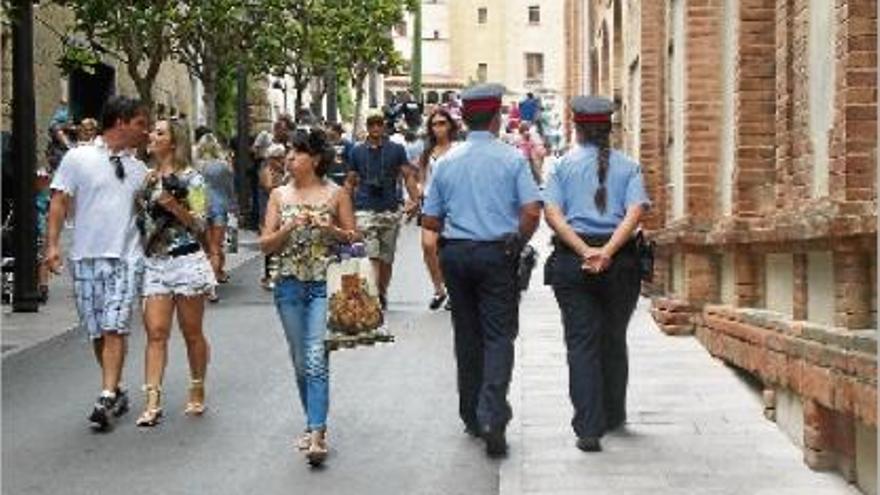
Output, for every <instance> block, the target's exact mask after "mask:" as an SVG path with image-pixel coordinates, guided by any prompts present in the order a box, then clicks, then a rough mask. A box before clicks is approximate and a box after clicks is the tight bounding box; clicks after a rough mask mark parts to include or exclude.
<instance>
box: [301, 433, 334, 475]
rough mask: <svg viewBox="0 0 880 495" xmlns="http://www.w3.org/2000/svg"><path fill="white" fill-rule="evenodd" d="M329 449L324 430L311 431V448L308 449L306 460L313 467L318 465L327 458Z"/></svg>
mask: <svg viewBox="0 0 880 495" xmlns="http://www.w3.org/2000/svg"><path fill="white" fill-rule="evenodd" d="M328 453H329V449H328V447H327V436H326V434H325V431H324V430H316V431H313V432H311V433H310V443H309V449H308V450H307V451H306V460H307V461H308V462H309V464H310V465H311V466H312V467H318V466H320V465H321V464H323V463H324V461H325V460H326V459H327V454H328Z"/></svg>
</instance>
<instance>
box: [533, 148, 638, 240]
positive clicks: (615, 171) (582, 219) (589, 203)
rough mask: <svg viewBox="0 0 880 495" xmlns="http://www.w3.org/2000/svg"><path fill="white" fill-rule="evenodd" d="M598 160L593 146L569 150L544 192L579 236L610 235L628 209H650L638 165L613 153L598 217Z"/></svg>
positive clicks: (548, 201)
mask: <svg viewBox="0 0 880 495" xmlns="http://www.w3.org/2000/svg"><path fill="white" fill-rule="evenodd" d="M598 158H599V149H598V148H597V147H595V146H592V145H586V146H581V145H578V146H576V147H574V148H572V149H571V150H570V151H569V152H568V153H566V154H565V156H563V157H562V159H561V160H559V162H558V163H557V164H556V167H555V168H554V170H553V173H552V174H551V175H550V179H549V180H548V181H547V187H546V189H545V190H544V201H545V202H546V203H547V204H548V205H554V206H557V207H559V208H560V209H561V210H562V213H564V214H565V220H566V221H567V222H568V224H569V225H570V226H571V227H572V228H573V229H574V230H575V232H578V233H580V234H591V235H607V234H611V233H613V232H614V229H616V228H617V226H618V225H619V224H620V222H621V221H623V217H624V216H626V210H627V208H629V207H630V206H633V205H639V204H640V205H643V206H644V207H645V208H650V206H651V201H650V200H649V199H648V195H647V193H645V183H644V180H643V179H642V170H641V167H640V166H639V164H638V163H636V162H634V161H632V160H630V159H629V158H627V157H626V156H625V155H623V154H622V153H619V152H617V151H614V150H612V151H611V153H610V155H609V157H608V165H609V166H608V174H607V176H606V180H605V188H606V198H607V203H606V204H607V206H606V208H605V213H604V214H602V213H600V212H599V209H598V208H597V207H596V203H595V200H594V198H595V196H596V190H597V189H598V188H599V175H598V170H599V163H598Z"/></svg>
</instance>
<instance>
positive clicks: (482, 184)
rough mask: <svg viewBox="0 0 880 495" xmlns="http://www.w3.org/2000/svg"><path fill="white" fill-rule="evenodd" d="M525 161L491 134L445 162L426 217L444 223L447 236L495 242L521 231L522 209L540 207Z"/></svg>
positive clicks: (477, 134)
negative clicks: (533, 204) (529, 204)
mask: <svg viewBox="0 0 880 495" xmlns="http://www.w3.org/2000/svg"><path fill="white" fill-rule="evenodd" d="M540 201H541V192H540V191H539V190H538V186H537V185H536V184H535V180H534V179H533V178H532V172H531V169H530V168H529V165H528V163H526V160H525V158H523V157H522V155H521V154H520V153H519V152H518V151H517V150H516V149H515V148H513V147H511V146H508V145H506V144H504V143H502V142H500V141H498V139H496V138H495V136H494V135H492V133H490V132H487V131H472V132H469V133H468V137H467V141H465V142H464V143H462V144H461V145H459V146H456V147H455V148H453V149H451V150H450V151H449V152H447V153H446V155H444V156H443V158H441V159H440V160H439V161H438V163H437V167H436V170H435V172H434V179H433V182H432V184H431V190H430V192H429V193H428V197H427V199H426V200H425V206H424V208H423V209H422V212H423V213H424V214H425V215H428V216H432V217H436V218H439V219H441V220H443V222H444V225H443V237H444V238H446V239H468V240H473V241H497V240H499V239H501V238H502V237H503V236H504V235H506V234H510V233H513V232H516V231H518V230H519V213H520V208H521V207H522V206H523V205H525V204H528V203H533V202H540Z"/></svg>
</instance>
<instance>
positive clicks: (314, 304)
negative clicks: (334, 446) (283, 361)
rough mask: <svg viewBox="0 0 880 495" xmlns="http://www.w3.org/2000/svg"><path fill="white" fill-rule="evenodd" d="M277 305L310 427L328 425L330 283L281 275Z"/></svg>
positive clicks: (276, 299) (277, 284)
mask: <svg viewBox="0 0 880 495" xmlns="http://www.w3.org/2000/svg"><path fill="white" fill-rule="evenodd" d="M275 308H276V309H277V310H278V316H279V317H280V318H281V326H282V327H284V336H285V337H287V346H288V348H289V350H290V359H291V361H293V369H294V371H295V372H296V386H297V389H298V391H299V400H300V403H301V404H302V408H303V411H304V412H305V415H306V423H307V424H306V428H307V429H308V430H309V431H313V430H321V429H324V428H325V427H326V424H327V409H328V408H329V403H330V376H329V375H330V372H329V368H328V365H327V352H326V350H325V348H324V337H325V336H326V333H327V284H326V282H303V281H300V280H297V279H296V278H293V277H284V278H281V279H280V280H278V281H277V282H276V283H275Z"/></svg>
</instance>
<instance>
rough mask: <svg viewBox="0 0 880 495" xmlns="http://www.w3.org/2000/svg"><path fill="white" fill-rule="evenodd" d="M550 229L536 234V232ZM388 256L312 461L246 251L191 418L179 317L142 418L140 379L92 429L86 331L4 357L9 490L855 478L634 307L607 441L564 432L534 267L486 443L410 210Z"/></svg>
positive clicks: (338, 489) (800, 488) (554, 488)
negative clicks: (384, 338)
mask: <svg viewBox="0 0 880 495" xmlns="http://www.w3.org/2000/svg"><path fill="white" fill-rule="evenodd" d="M546 236H547V232H546V230H542V232H541V233H540V235H539V237H540V238H539V239H538V240H536V244H537V245H539V246H540V247H541V248H542V249H544V248H545V247H546V239H547V237H546ZM399 260H400V261H399V265H398V267H397V268H398V269H397V272H396V274H395V283H394V286H393V288H392V293H391V309H392V311H391V325H392V329H393V330H394V331H395V332H396V333H397V335H398V342H397V343H395V344H393V345H387V346H380V347H375V348H367V349H359V350H346V351H341V352H339V353H334V354H333V357H332V362H331V369H332V382H331V383H332V384H331V390H332V400H331V417H330V442H331V448H332V451H331V457H330V459H329V460H328V465H327V467H326V468H325V469H321V470H318V471H313V470H311V469H309V468H308V467H307V466H306V465H305V463H304V462H303V460H302V458H301V456H300V455H299V454H298V453H296V452H295V451H294V449H293V446H292V440H293V437H294V435H296V434H297V433H298V430H299V428H300V426H301V424H302V419H301V413H300V411H299V407H298V406H297V405H296V404H295V402H294V394H295V391H294V384H293V381H292V379H291V376H290V375H291V369H290V364H289V360H288V358H287V353H286V352H287V351H286V344H285V342H284V339H283V337H282V334H281V332H280V330H279V325H278V321H277V318H276V316H275V312H274V309H273V307H272V305H271V302H270V297H269V293H267V292H264V291H261V290H260V289H258V288H257V286H256V279H257V278H258V270H259V267H260V264H259V261H258V260H257V259H252V260H251V261H249V262H246V263H245V264H244V265H243V266H242V267H240V268H239V269H237V270H236V271H234V272H233V281H232V283H231V284H230V285H229V286H224V287H223V292H222V293H221V295H222V296H223V301H222V302H221V303H220V304H219V305H217V306H211V307H210V309H209V312H208V315H207V319H206V328H207V333H208V335H209V338H210V341H211V343H212V346H213V357H212V362H211V368H210V370H209V380H208V394H209V397H208V402H209V407H210V409H209V411H208V413H207V414H206V416H204V417H203V418H198V419H194V418H187V417H184V416H183V415H182V413H181V411H182V409H183V403H184V400H185V393H186V391H185V385H186V372H185V362H186V360H185V354H184V347H183V343H182V341H181V339H180V337H179V335H175V337H174V339H173V341H172V343H171V357H170V365H169V368H168V372H167V378H166V384H165V389H166V394H165V408H166V412H167V414H166V419H165V421H164V422H163V423H162V424H161V425H160V426H159V427H157V428H155V429H152V430H139V429H138V428H136V427H135V426H134V424H133V423H134V419H135V417H136V413H137V412H138V411H139V409H140V406H141V398H140V396H139V394H137V393H133V397H134V404H133V405H134V411H133V412H132V413H130V414H129V415H128V416H126V417H124V418H123V421H122V422H121V423H120V424H119V425H118V427H117V428H116V430H115V431H114V432H112V433H110V434H95V433H92V432H90V431H89V429H88V428H87V427H86V421H85V416H86V415H87V413H88V411H89V409H90V407H91V401H92V399H93V398H94V397H93V396H94V395H95V390H96V379H97V369H96V367H95V365H94V363H93V359H92V356H91V353H90V350H89V348H88V346H86V345H85V344H84V342H83V340H82V338H81V337H80V336H79V334H76V333H68V334H65V335H63V336H61V337H58V338H55V339H52V340H49V341H47V342H44V343H42V344H40V345H37V346H35V347H31V348H28V349H24V350H21V351H19V352H16V353H14V354H12V355H8V356H6V357H4V360H3V392H2V393H3V395H2V397H3V419H2V421H3V440H2V442H3V454H4V455H3V461H2V468H3V480H2V481H3V493H4V494H10V495H12V494H16V495H17V494H43V493H45V494H62V493H63V494H72V495H73V494H115V493H119V492H120V490H121V491H122V492H124V493H132V494H156V493H162V494H200V493H211V494H241V493H261V494H276V493H278V494H280V493H292V492H296V493H327V494H336V493H338V494H355V493H357V494H369V493H377V494H378V493H381V494H495V493H502V494H505V495H513V494H525V493H528V494H532V493H535V494H537V493H546V494H574V493H586V492H589V493H615V494H618V493H651V494H656V493H669V494H672V493H676V494H681V493H692V494H698V493H699V494H706V493H709V494H722V493H723V494H761V493H767V494H769V493H773V494H779V493H791V494H795V493H797V494H802V493H810V494H811V495H812V494H850V493H857V492H856V491H855V490H854V489H852V488H851V487H849V486H848V485H847V484H846V483H845V482H844V481H843V480H842V479H840V478H839V477H838V476H837V475H834V474H823V473H814V472H812V471H810V470H809V469H808V468H806V467H805V466H804V465H803V464H802V462H801V453H800V450H799V449H798V448H797V447H795V446H794V445H792V444H791V442H790V441H789V440H788V439H787V438H786V437H785V436H784V435H783V434H782V433H781V432H780V431H779V430H778V429H777V428H776V427H775V425H773V424H772V423H770V422H768V421H767V420H765V419H763V416H762V414H761V405H760V401H759V398H758V395H757V392H756V391H754V390H751V389H750V388H749V386H748V385H747V384H745V383H744V382H743V381H742V380H741V379H740V378H738V377H737V376H736V375H735V374H734V373H733V372H732V371H731V370H730V369H729V368H727V367H725V366H723V365H722V364H720V363H719V362H718V361H715V360H713V359H712V358H711V357H709V355H708V354H707V353H706V352H705V350H703V349H702V348H701V347H700V345H699V344H698V343H697V342H696V341H695V340H694V339H691V338H671V337H666V336H664V335H663V334H661V333H660V332H659V331H658V330H657V329H656V328H655V326H654V324H653V322H652V321H650V317H649V316H648V313H647V312H646V311H645V308H644V307H642V308H640V310H639V311H638V313H637V315H636V317H635V318H634V319H633V321H632V324H631V328H630V343H631V344H630V348H631V356H632V357H631V363H632V365H631V367H632V370H631V382H632V384H631V389H630V390H631V392H630V401H629V411H630V423H629V425H628V426H627V428H626V430H625V432H624V433H622V434H615V435H612V436H609V437H607V438H606V439H605V441H604V443H603V446H604V448H605V451H604V452H603V453H601V454H592V455H588V454H584V453H582V452H580V451H578V450H576V449H575V448H574V438H573V436H572V434H571V431H570V427H569V426H568V422H569V415H570V406H569V404H568V399H567V395H566V391H567V376H566V368H565V352H564V347H563V345H562V341H561V326H560V323H559V316H558V310H557V308H556V306H555V302H554V301H553V298H552V293H551V292H550V291H549V290H548V288H547V287H544V286H542V285H541V271H540V269H538V270H536V271H535V273H534V275H533V281H532V283H533V285H532V289H531V290H530V291H529V292H528V293H527V295H526V298H525V300H524V304H523V309H522V312H521V314H522V325H521V335H520V340H519V341H518V347H517V349H518V350H517V353H518V358H517V359H518V360H517V369H516V371H515V382H514V384H513V387H512V390H511V398H512V402H513V406H514V414H515V418H514V422H513V423H512V424H511V428H510V430H509V440H510V444H511V455H510V457H509V458H508V459H507V460H504V461H498V462H496V461H489V460H487V459H486V458H485V457H484V455H483V451H482V448H481V445H480V444H479V443H478V442H476V441H474V440H472V439H470V438H469V437H467V436H466V435H464V434H463V433H462V432H461V429H460V425H459V422H458V420H457V413H456V398H455V378H454V364H453V360H452V346H451V335H450V327H449V321H448V313H445V312H439V313H433V314H431V313H428V312H427V311H426V310H424V309H423V308H424V306H425V303H426V302H427V299H428V296H429V289H428V284H427V281H426V276H425V275H424V270H423V267H422V264H421V257H420V253H419V248H418V242H417V232H416V230H415V229H414V228H413V227H408V228H406V229H404V234H403V236H402V238H401V250H400V257H399ZM56 295H57V294H56ZM32 318H40V317H39V316H32ZM4 332H5V330H4ZM133 333H134V337H133V338H132V339H131V353H130V356H131V359H130V361H129V363H128V365H127V374H126V379H127V381H128V383H130V384H131V388H132V389H136V388H137V384H139V383H140V377H141V366H142V350H143V335H142V330H141V328H140V326H138V327H137V328H136V329H135V331H134V332H133ZM4 339H5V336H4Z"/></svg>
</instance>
